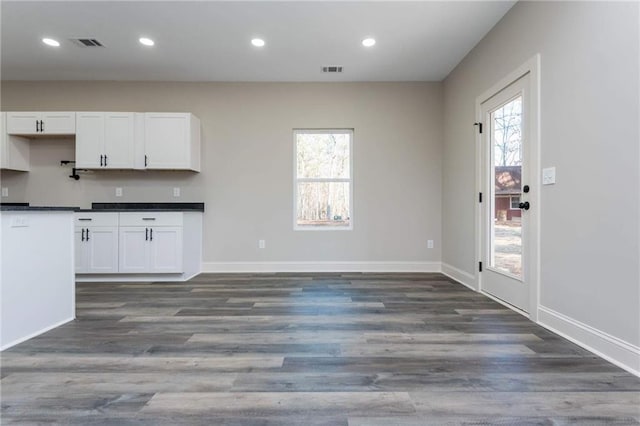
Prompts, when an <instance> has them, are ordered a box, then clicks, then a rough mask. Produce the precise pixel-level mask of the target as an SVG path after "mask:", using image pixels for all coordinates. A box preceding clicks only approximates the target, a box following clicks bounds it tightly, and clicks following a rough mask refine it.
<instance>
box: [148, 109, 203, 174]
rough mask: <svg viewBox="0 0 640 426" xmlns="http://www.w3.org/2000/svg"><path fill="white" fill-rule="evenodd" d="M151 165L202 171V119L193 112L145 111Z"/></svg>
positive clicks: (149, 164)
mask: <svg viewBox="0 0 640 426" xmlns="http://www.w3.org/2000/svg"><path fill="white" fill-rule="evenodd" d="M144 146H145V154H146V161H145V166H146V168H147V169H176V170H194V171H200V120H198V118H197V117H195V116H194V115H193V114H189V113H145V118H144Z"/></svg>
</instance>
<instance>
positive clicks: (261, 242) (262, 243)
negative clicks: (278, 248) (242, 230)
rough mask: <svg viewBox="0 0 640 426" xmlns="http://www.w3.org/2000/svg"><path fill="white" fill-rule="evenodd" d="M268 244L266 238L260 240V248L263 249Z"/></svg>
mask: <svg viewBox="0 0 640 426" xmlns="http://www.w3.org/2000/svg"><path fill="white" fill-rule="evenodd" d="M266 246H267V244H266V242H265V240H258V248H260V249H263V248H265V247H266Z"/></svg>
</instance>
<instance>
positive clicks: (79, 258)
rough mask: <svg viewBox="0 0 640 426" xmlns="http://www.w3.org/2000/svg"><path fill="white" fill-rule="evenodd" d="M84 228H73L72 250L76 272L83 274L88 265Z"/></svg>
mask: <svg viewBox="0 0 640 426" xmlns="http://www.w3.org/2000/svg"><path fill="white" fill-rule="evenodd" d="M85 232H86V231H85V228H75V230H74V250H75V258H76V260H75V262H76V268H75V269H76V273H77V274H84V273H86V272H87V269H88V267H89V250H88V247H87V245H86V244H85V241H84V235H85Z"/></svg>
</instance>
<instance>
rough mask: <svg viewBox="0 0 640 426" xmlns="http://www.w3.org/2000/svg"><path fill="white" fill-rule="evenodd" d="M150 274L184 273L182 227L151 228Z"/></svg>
mask: <svg viewBox="0 0 640 426" xmlns="http://www.w3.org/2000/svg"><path fill="white" fill-rule="evenodd" d="M150 243H151V244H150V249H151V251H150V255H149V272H162V273H166V272H182V256H183V253H182V227H178V226H159V227H154V228H151V234H150Z"/></svg>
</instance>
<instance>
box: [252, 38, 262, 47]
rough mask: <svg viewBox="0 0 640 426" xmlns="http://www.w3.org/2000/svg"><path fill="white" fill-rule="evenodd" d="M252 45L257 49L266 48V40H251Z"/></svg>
mask: <svg viewBox="0 0 640 426" xmlns="http://www.w3.org/2000/svg"><path fill="white" fill-rule="evenodd" d="M251 44H253V45H254V46H255V47H262V46H264V40H263V39H261V38H254V39H253V40H251Z"/></svg>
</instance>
